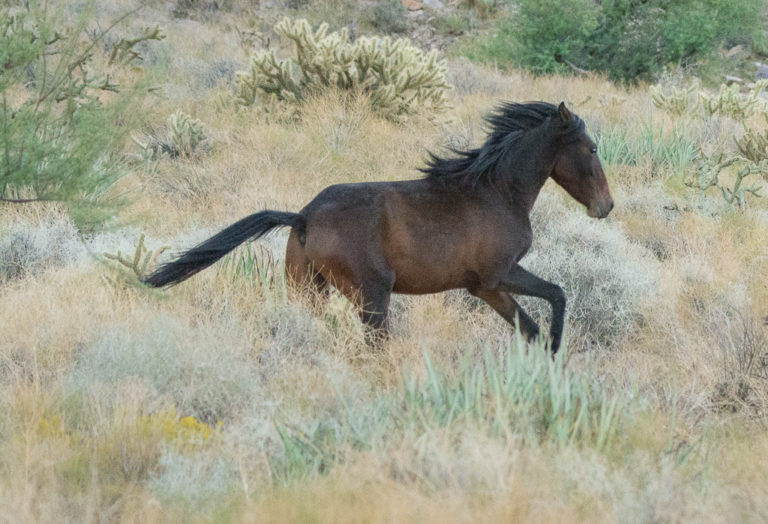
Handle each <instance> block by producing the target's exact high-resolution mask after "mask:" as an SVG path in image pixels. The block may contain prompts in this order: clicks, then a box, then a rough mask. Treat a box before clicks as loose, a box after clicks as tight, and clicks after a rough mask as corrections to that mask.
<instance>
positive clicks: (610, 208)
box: [608, 200, 613, 213]
mask: <svg viewBox="0 0 768 524" xmlns="http://www.w3.org/2000/svg"><path fill="white" fill-rule="evenodd" d="M612 209H613V200H611V205H610V207H609V208H608V212H609V213H610V212H611V210H612Z"/></svg>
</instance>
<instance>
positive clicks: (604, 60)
mask: <svg viewBox="0 0 768 524" xmlns="http://www.w3.org/2000/svg"><path fill="white" fill-rule="evenodd" d="M763 8H764V7H763V2H762V1H761V0H747V1H745V2H730V1H728V0H681V1H679V0H678V1H671V0H643V1H640V0H604V1H603V2H600V3H597V2H594V1H592V0H566V1H559V0H522V1H520V2H518V8H517V10H516V12H515V14H514V15H513V16H512V17H510V18H508V19H505V20H502V21H501V22H500V24H499V27H498V28H497V31H498V34H497V35H495V36H493V37H489V38H487V39H486V40H484V41H483V42H480V43H479V44H475V45H471V46H469V47H470V48H472V49H473V53H472V54H473V55H474V56H475V57H476V58H478V59H481V60H484V61H499V62H502V63H504V62H510V61H511V62H514V63H515V64H516V65H518V66H520V67H524V68H526V69H529V70H531V71H534V72H536V73H553V72H556V71H561V72H564V71H568V70H569V69H568V66H567V65H565V64H564V63H560V62H558V61H557V60H556V58H555V57H556V55H560V56H562V57H563V58H565V59H567V60H569V61H571V62H572V63H575V64H576V65H578V66H580V67H581V68H585V69H589V70H594V71H601V72H605V73H608V75H609V76H611V77H612V78H614V79H618V80H623V81H635V80H637V79H641V78H642V79H647V78H652V77H654V76H655V75H657V74H658V73H660V72H661V71H662V69H663V68H664V66H666V65H667V64H669V63H679V62H691V61H694V60H695V59H697V58H700V57H701V56H704V55H706V54H707V53H709V52H711V51H713V50H714V49H716V48H717V47H718V46H719V45H723V44H725V45H732V44H735V43H745V44H754V45H759V44H760V42H761V41H762V39H763V36H762V28H761V23H760V20H761V17H762V12H763Z"/></svg>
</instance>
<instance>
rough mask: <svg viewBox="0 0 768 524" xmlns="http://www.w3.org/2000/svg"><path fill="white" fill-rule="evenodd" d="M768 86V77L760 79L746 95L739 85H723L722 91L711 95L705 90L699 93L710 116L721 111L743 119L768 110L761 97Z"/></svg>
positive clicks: (723, 113) (702, 103)
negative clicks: (740, 91) (740, 90)
mask: <svg viewBox="0 0 768 524" xmlns="http://www.w3.org/2000/svg"><path fill="white" fill-rule="evenodd" d="M767 86H768V79H763V80H760V81H758V82H757V83H756V84H755V87H753V88H752V89H751V90H750V91H749V93H748V94H747V96H745V97H744V96H741V93H739V86H738V85H736V84H732V85H730V86H726V85H721V86H720V91H719V92H718V93H717V94H716V95H714V96H709V95H707V94H706V93H703V92H702V93H699V100H700V101H701V106H702V107H703V108H704V111H705V112H706V113H707V115H709V116H712V115H715V114H717V113H720V114H722V115H726V116H730V117H731V118H734V119H736V120H743V119H745V118H749V117H750V116H752V115H753V114H755V112H761V113H766V112H768V107H766V102H765V100H763V99H762V98H760V93H761V92H762V91H763V90H764V89H765V88H766V87H767Z"/></svg>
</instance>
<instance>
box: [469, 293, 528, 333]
mask: <svg viewBox="0 0 768 524" xmlns="http://www.w3.org/2000/svg"><path fill="white" fill-rule="evenodd" d="M468 291H469V292H470V293H471V294H473V295H474V296H476V297H477V298H481V299H483V300H484V301H485V303H486V304H488V305H489V306H491V307H492V308H493V309H494V311H496V313H498V314H499V315H501V317H502V318H503V319H504V320H506V321H507V322H509V323H510V324H511V325H512V326H518V327H519V328H520V332H521V333H522V334H523V335H525V336H526V338H527V339H528V341H529V342H530V341H533V340H534V339H535V338H536V337H537V336H539V326H537V325H536V322H534V321H533V319H532V318H531V317H530V316H529V315H528V313H526V312H525V310H524V309H523V308H522V307H520V304H518V303H517V302H516V301H515V299H514V298H512V295H510V294H509V293H507V292H505V291H499V290H497V289H470V290H468Z"/></svg>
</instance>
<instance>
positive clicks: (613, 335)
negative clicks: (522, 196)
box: [521, 193, 659, 350]
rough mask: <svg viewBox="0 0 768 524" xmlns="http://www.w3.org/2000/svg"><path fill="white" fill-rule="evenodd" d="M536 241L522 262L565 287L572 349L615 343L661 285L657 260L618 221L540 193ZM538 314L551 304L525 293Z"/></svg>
mask: <svg viewBox="0 0 768 524" xmlns="http://www.w3.org/2000/svg"><path fill="white" fill-rule="evenodd" d="M531 223H532V225H533V230H534V236H533V238H534V241H533V247H532V248H531V252H530V253H529V254H528V255H527V256H526V257H525V258H524V259H523V260H522V265H523V266H524V267H525V268H526V269H528V270H529V271H531V272H533V273H534V274H536V275H538V276H540V277H541V278H544V279H547V280H549V281H551V282H554V283H556V284H558V285H560V286H562V288H563V289H564V290H565V294H566V297H567V299H568V305H567V310H566V311H567V314H568V318H567V322H566V330H567V331H568V332H570V337H569V339H570V340H571V341H573V342H576V347H573V346H570V347H572V349H576V350H582V349H588V348H593V347H595V348H611V347H613V346H615V345H618V344H619V343H621V342H622V341H623V340H625V338H626V337H628V336H630V335H631V334H632V331H633V330H635V329H637V327H638V326H640V325H642V322H643V320H644V318H645V314H646V312H647V308H648V306H649V305H650V304H652V303H653V300H654V298H655V293H656V290H657V289H658V285H659V275H658V264H657V263H656V262H655V261H653V260H652V259H651V257H650V256H649V255H647V254H646V253H645V252H644V250H642V249H641V248H639V247H637V246H633V245H632V244H631V243H630V242H629V240H628V239H627V238H626V236H625V235H624V233H623V232H622V231H621V230H620V229H619V228H618V227H617V226H611V225H609V224H605V223H598V222H597V221H596V220H594V219H591V218H589V217H587V216H586V214H585V213H583V211H581V212H573V211H567V210H565V209H564V208H563V202H561V201H560V197H558V196H554V195H549V194H546V193H544V194H542V195H540V196H539V199H538V201H537V203H536V206H535V207H534V209H533V213H532V216H531ZM521 303H524V304H525V308H526V310H528V311H529V312H530V313H531V314H532V316H533V317H534V318H538V319H549V318H550V315H551V311H550V307H549V304H547V303H546V302H545V301H543V300H537V299H528V298H521Z"/></svg>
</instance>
